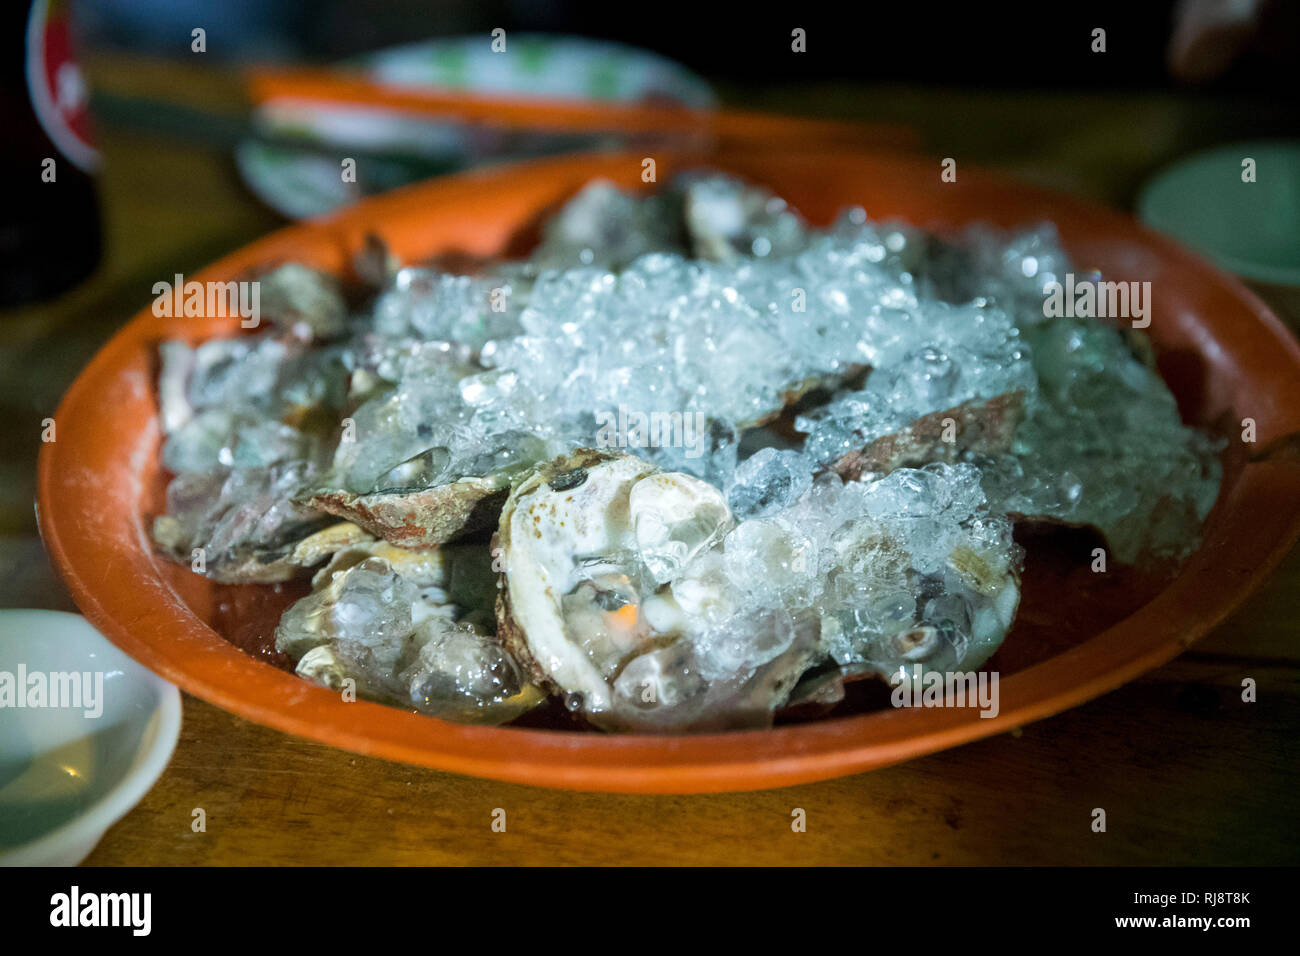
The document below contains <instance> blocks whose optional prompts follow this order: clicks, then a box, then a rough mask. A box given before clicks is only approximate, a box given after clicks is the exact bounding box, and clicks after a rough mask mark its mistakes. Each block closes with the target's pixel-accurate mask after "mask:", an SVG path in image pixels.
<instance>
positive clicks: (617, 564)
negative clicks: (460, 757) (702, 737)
mask: <svg viewBox="0 0 1300 956" xmlns="http://www.w3.org/2000/svg"><path fill="white" fill-rule="evenodd" d="M731 526H732V518H731V513H730V510H729V509H728V507H727V504H726V502H725V500H724V499H723V498H722V495H721V494H720V493H719V492H718V491H717V489H715V488H713V487H712V486H710V485H708V484H705V483H704V482H702V481H700V480H698V479H696V478H693V477H691V476H690V475H685V474H680V473H672V472H664V471H660V470H659V469H657V468H656V467H655V466H653V465H651V464H649V463H647V462H645V461H642V460H640V459H637V458H634V457H632V456H629V455H615V454H606V453H602V452H595V451H579V452H576V453H575V454H573V455H570V456H564V457H561V458H559V459H556V460H554V461H551V462H549V463H547V464H546V465H544V466H541V467H539V468H538V469H537V470H536V471H534V472H533V473H532V474H530V475H529V476H527V477H526V478H525V479H524V480H523V481H521V482H520V483H519V485H518V486H517V487H516V488H515V490H514V491H513V492H512V493H511V495H510V498H509V499H508V501H507V502H506V506H505V508H504V509H503V510H502V513H501V524H500V530H499V532H498V536H497V539H496V548H498V549H500V550H499V551H498V552H497V553H498V554H499V557H500V564H501V567H502V569H503V574H504V587H503V588H502V590H501V594H500V598H499V599H498V603H497V613H498V626H499V628H500V632H501V634H502V635H503V637H504V640H505V644H506V646H507V648H509V649H510V650H511V651H512V652H513V653H514V655H515V657H516V658H517V659H518V660H519V661H520V662H521V663H523V664H524V665H525V666H526V667H528V668H529V670H530V672H531V673H532V675H533V677H534V679H536V680H537V681H539V682H541V683H544V684H545V685H546V686H547V687H549V688H552V689H553V690H555V691H556V692H557V693H559V694H562V695H563V696H564V698H565V700H566V703H567V704H568V705H569V706H570V708H571V709H574V710H577V711H580V712H581V713H582V714H583V715H585V716H586V717H587V718H588V719H589V720H591V722H592V723H594V724H596V725H597V726H599V727H602V728H605V729H610V730H652V729H657V730H688V729H702V728H704V727H718V726H745V725H752V724H753V723H755V722H762V721H766V720H770V719H771V714H772V711H773V710H774V709H775V708H777V707H779V706H780V705H781V704H782V703H783V702H784V700H785V697H786V695H788V693H789V692H790V690H791V689H792V688H793V686H794V684H795V683H796V681H797V680H798V677H799V675H800V674H802V673H803V671H804V670H805V669H806V668H807V667H808V666H809V665H810V664H811V662H812V660H813V658H814V655H815V653H816V639H817V622H816V620H815V618H814V617H813V616H812V615H803V616H801V617H800V619H799V620H798V621H790V620H782V619H781V615H779V614H769V615H766V616H763V617H759V618H755V619H754V620H753V621H752V622H750V623H751V625H752V627H753V629H754V630H755V631H762V630H764V629H766V630H768V631H773V632H777V631H779V632H781V633H780V634H779V635H774V637H773V639H772V641H771V642H769V643H771V644H772V645H773V646H777V645H778V644H779V652H778V653H776V654H772V655H770V656H768V657H767V659H765V660H761V661H755V662H744V661H741V662H737V663H738V665H739V666H736V667H734V668H732V669H730V670H727V671H725V672H724V671H722V670H720V669H718V668H714V667H711V666H710V665H711V663H713V659H712V658H711V656H710V654H709V641H710V639H711V637H713V636H714V633H715V631H716V626H717V625H718V624H719V623H720V622H721V621H722V620H723V619H725V618H728V617H730V616H732V615H733V614H734V612H735V610H736V608H735V607H734V605H733V604H732V602H731V600H730V598H729V596H728V595H727V594H726V593H725V590H726V585H725V582H724V581H723V580H722V579H721V578H719V577H718V576H717V574H716V564H715V563H714V562H711V561H709V560H708V559H709V558H710V557H711V556H716V555H715V552H716V550H717V547H718V545H719V544H720V542H721V541H722V539H723V537H724V536H725V535H726V533H727V531H728V530H730V528H731ZM756 643H761V641H756Z"/></svg>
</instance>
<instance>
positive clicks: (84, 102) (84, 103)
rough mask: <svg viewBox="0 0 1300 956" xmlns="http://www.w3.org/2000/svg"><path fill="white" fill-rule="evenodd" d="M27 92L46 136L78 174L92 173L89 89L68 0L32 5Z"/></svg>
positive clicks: (94, 154) (94, 156)
mask: <svg viewBox="0 0 1300 956" xmlns="http://www.w3.org/2000/svg"><path fill="white" fill-rule="evenodd" d="M27 92H28V94H29V95H30V96H31V100H32V108H33V109H34V110H35V111H36V118H37V119H38V120H39V121H40V124H41V127H42V128H43V129H44V130H45V132H46V135H48V136H49V137H50V139H51V140H53V141H54V145H55V146H57V147H58V148H59V151H60V152H61V153H63V155H64V156H66V157H67V158H68V160H69V161H71V162H72V163H73V165H75V166H76V167H77V168H78V169H81V170H82V171H84V172H87V173H89V172H93V171H94V170H95V169H96V168H97V167H98V166H99V151H98V150H96V149H95V147H94V144H93V141H92V139H91V135H90V110H89V100H90V96H89V90H88V89H87V87H86V81H85V77H84V75H83V74H82V72H81V68H80V67H79V66H78V65H77V61H76V59H75V57H74V56H73V50H72V31H71V29H70V24H69V19H68V3H67V0H35V2H34V3H33V4H32V11H31V14H30V15H29V17H28V20H27Z"/></svg>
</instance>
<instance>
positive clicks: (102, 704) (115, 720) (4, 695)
mask: <svg viewBox="0 0 1300 956" xmlns="http://www.w3.org/2000/svg"><path fill="white" fill-rule="evenodd" d="M20 669H21V670H20ZM74 673H76V674H80V675H82V676H81V677H80V679H78V680H76V681H74V680H72V679H71V678H65V679H62V680H61V679H59V678H58V676H57V675H71V674H74ZM37 675H39V676H37ZM86 675H89V678H87V677H86ZM20 677H25V680H21V681H20ZM42 682H43V683H44V684H45V685H46V688H47V690H46V696H45V701H44V704H43V705H40V704H41V700H40V697H39V696H37V690H36V688H38V687H39V685H40V684H41V683H42ZM78 685H82V686H78ZM19 698H21V704H22V706H20V705H19V704H20V700H19ZM53 704H59V705H60V706H52V705H53ZM38 705H39V706H38ZM180 728H181V699H180V693H179V692H178V691H177V690H176V688H175V687H174V686H173V685H171V684H169V683H167V682H166V681H164V680H163V679H162V678H160V677H157V676H155V675H154V674H152V673H151V672H149V671H148V670H146V669H145V668H144V667H142V666H141V665H139V664H137V663H136V662H135V661H133V660H132V659H131V658H129V657H127V656H126V655H125V654H123V653H122V652H121V651H120V650H118V649H117V648H116V647H114V646H113V645H112V644H110V643H109V642H108V641H107V640H106V639H105V638H104V637H103V636H102V635H100V633H99V632H98V631H96V630H95V629H94V628H93V627H91V626H90V624H89V623H87V622H86V620H85V619H84V618H82V617H80V616H78V615H76V614H67V613H64V612H62V611H8V610H6V611H0V865H4V866H73V865H75V864H77V863H80V862H81V861H82V860H84V859H85V858H86V856H88V855H89V853H90V851H91V850H93V849H94V848H95V844H96V843H98V842H99V840H100V838H101V837H103V835H104V833H105V831H107V830H108V828H109V827H110V826H112V825H113V824H114V823H116V822H117V821H118V820H120V819H121V818H122V817H123V816H124V815H125V814H126V812H127V811H128V810H130V809H131V808H132V807H134V806H135V805H136V804H137V803H138V802H139V801H140V799H141V798H142V797H143V796H144V795H145V794H146V793H147V792H148V791H149V788H150V787H152V786H153V785H154V782H155V781H157V779H158V777H159V776H161V774H162V772H163V768H165V767H166V766H167V761H168V760H170V759H171V755H172V751H173V750H174V749H175V747H176V738H177V736H178V735H179V734H180Z"/></svg>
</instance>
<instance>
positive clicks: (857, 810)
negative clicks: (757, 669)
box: [0, 57, 1300, 865]
mask: <svg viewBox="0 0 1300 956" xmlns="http://www.w3.org/2000/svg"><path fill="white" fill-rule="evenodd" d="M91 76H92V81H93V82H94V83H95V84H96V85H97V86H98V87H99V88H100V89H102V90H107V91H108V92H110V93H112V94H114V95H118V96H130V95H147V96H149V97H154V98H158V97H166V98H168V99H169V100H171V101H173V102H179V103H182V104H188V105H198V106H202V107H203V108H205V109H210V110H216V111H217V112H218V113H220V114H224V115H225V116H227V117H237V116H238V115H239V112H240V110H241V109H242V104H241V103H240V99H239V95H238V86H237V83H236V81H235V79H234V78H233V76H232V75H231V74H229V73H225V72H222V71H217V70H209V69H198V68H195V67H193V66H192V65H190V64H188V63H184V64H160V63H149V62H136V61H122V60H119V59H111V58H104V57H100V58H97V59H95V60H93V61H92V63H91ZM725 92H728V91H724V93H725ZM740 98H741V97H739V96H737V99H740ZM743 99H744V101H745V102H746V104H747V105H750V106H768V107H771V108H778V109H785V110H789V111H802V112H806V113H816V114H818V115H826V116H844V117H853V116H862V117H870V118H875V119H881V120H896V121H904V122H909V123H912V124H913V125H915V126H917V127H918V129H919V130H920V131H921V133H922V135H923V137H924V139H925V142H926V146H927V150H928V151H929V152H931V153H933V154H935V155H938V156H954V157H957V158H958V160H959V162H960V161H962V160H963V159H968V160H970V161H972V162H979V163H982V164H984V165H989V166H995V167H1000V168H1002V169H1005V170H1008V171H1010V172H1012V173H1015V174H1017V175H1020V176H1022V177H1025V178H1029V179H1033V180H1035V181H1037V182H1040V183H1046V184H1049V185H1053V186H1057V187H1060V188H1065V189H1070V190H1072V191H1074V192H1078V193H1082V194H1085V195H1090V196H1093V197H1097V198H1102V199H1106V200H1109V201H1112V202H1114V203H1117V204H1120V205H1124V204H1127V203H1128V202H1130V201H1131V198H1132V195H1133V191H1134V189H1135V188H1136V185H1137V184H1138V183H1139V182H1140V181H1141V180H1142V178H1143V177H1144V176H1145V175H1147V174H1148V173H1149V172H1150V171H1151V170H1152V169H1153V168H1154V167H1156V166H1158V165H1159V164H1161V163H1163V162H1165V161H1167V160H1168V159H1169V158H1171V157H1173V156H1176V155H1178V154H1180V153H1182V152H1186V151H1188V150H1190V149H1192V148H1194V147H1196V146H1199V145H1202V144H1207V143H1211V142H1217V141H1222V140H1226V139H1229V138H1234V137H1246V136H1255V135H1266V134H1272V133H1276V132H1279V131H1282V130H1284V129H1285V128H1286V123H1287V119H1286V117H1285V116H1284V114H1282V113H1281V112H1280V111H1276V112H1275V111H1272V110H1270V109H1269V108H1268V107H1267V106H1266V105H1263V104H1241V103H1235V102H1231V101H1209V100H1199V101H1192V100H1187V99H1181V98H1174V97H1169V96H1163V95H1141V96H1138V95H1119V94H1108V95H1099V96H1089V97H1083V98H1081V99H1073V100H1072V99H1070V98H1067V97H1064V96H1060V95H1048V94H1032V95H1028V96H1023V97H1017V96H1015V95H1012V94H986V93H974V92H963V91H957V90H938V89H936V90H923V89H886V88H869V89H851V88H846V87H832V86H827V87H818V88H812V89H802V90H793V89H785V90H780V89H778V90H772V91H767V92H755V91H752V90H747V91H745V92H744V97H743ZM1137 130H1140V131H1141V135H1136V134H1135V133H1134V131H1137ZM101 141H102V145H103V149H104V153H105V157H106V163H105V171H104V176H103V199H104V204H105V208H106V215H107V248H108V255H107V259H106V262H105V264H104V267H103V269H102V270H101V272H100V274H99V275H97V276H96V277H95V279H94V280H93V281H91V282H89V283H87V284H86V285H84V286H83V287H81V288H80V289H78V290H77V291H75V292H74V293H72V294H71V295H69V296H66V297H64V298H63V299H60V300H58V301H56V302H54V303H47V304H44V305H42V306H39V307H35V308H29V309H25V310H22V311H20V312H17V313H11V314H7V315H5V316H3V318H0V415H3V416H4V418H5V420H6V421H7V422H8V426H7V428H6V430H5V431H4V432H3V433H0V434H2V435H3V437H0V452H3V455H0V462H3V464H0V468H2V469H3V471H0V536H2V537H0V606H11V607H13V606H46V607H69V608H70V604H69V603H68V599H67V597H66V595H65V594H64V593H63V592H62V589H61V587H60V586H59V585H58V583H57V581H56V580H55V579H54V578H53V577H52V576H51V575H50V573H49V572H48V570H47V568H46V567H45V566H44V565H43V563H42V562H41V560H40V558H41V553H40V546H39V541H38V539H36V537H35V528H34V524H33V521H32V512H31V501H32V497H33V486H34V482H33V468H34V461H35V456H36V451H37V448H38V446H39V432H40V426H39V423H40V420H41V419H42V418H43V417H45V416H46V415H48V414H51V413H52V411H53V409H54V406H55V404H56V403H57V400H58V397H59V395H60V394H61V393H62V391H63V389H64V388H65V387H66V385H67V384H68V382H70V381H71V379H72V377H73V376H74V375H75V374H76V372H77V370H78V369H79V368H80V367H81V365H82V364H84V362H85V361H86V360H87V359H88V358H89V356H90V355H91V354H92V353H93V351H94V349H95V348H97V347H98V345H99V344H100V343H101V342H102V341H103V340H104V339H105V338H106V337H107V336H108V335H109V334H111V332H112V331H113V330H114V329H115V328H116V327H117V326H118V325H120V323H121V322H122V321H123V320H124V319H125V318H126V317H127V316H129V315H131V314H132V313H134V312H135V311H136V310H137V309H139V308H141V307H143V306H144V305H146V304H147V303H148V302H149V300H150V298H151V292H150V288H151V286H152V283H153V282H154V281H157V279H158V278H159V277H160V276H162V277H168V276H171V275H172V274H174V273H175V272H182V273H186V274H189V273H191V272H193V271H195V270H197V269H198V267H200V266H202V265H204V264H205V263H207V262H208V261H210V260H211V259H213V258H215V257H217V256H218V255H220V254H222V253H224V252H227V251H229V250H231V249H233V248H235V247H237V246H239V245H241V244H243V243H245V242H247V241H248V240H250V239H252V238H255V237H257V236H259V235H261V234H263V233H265V232H267V231H269V230H270V229H272V228H275V227H276V226H277V225H279V224H280V220H279V219H278V218H277V217H276V216H275V215H274V214H272V213H271V212H269V211H267V210H265V209H264V208H263V207H261V206H260V205H259V204H258V203H257V202H255V201H254V200H253V199H252V198H251V197H250V196H249V195H248V193H247V192H246V191H245V190H244V189H243V188H242V187H241V186H240V184H239V182H238V180H237V179H236V176H235V173H234V169H233V166H232V163H231V161H230V158H229V154H228V151H227V150H226V148H225V146H224V145H223V144H220V143H216V142H212V141H206V142H205V141H202V140H201V139H200V140H184V139H178V138H177V137H175V136H172V135H162V134H160V133H156V132H149V131H147V130H142V129H140V128H132V127H130V126H129V125H125V124H122V125H110V126H108V127H107V128H105V129H102V130H101ZM1297 584H1300V552H1297V553H1295V554H1293V555H1292V556H1291V557H1290V558H1289V559H1288V560H1287V562H1286V563H1285V565H1284V566H1283V568H1282V569H1281V570H1280V571H1279V573H1278V574H1277V575H1276V576H1275V577H1274V579H1273V580H1272V582H1271V584H1270V585H1269V586H1268V587H1267V588H1265V589H1264V590H1263V591H1261V592H1260V593H1259V594H1257V595H1256V596H1255V597H1253V598H1252V599H1251V600H1250V602H1249V603H1248V604H1247V605H1246V606H1245V607H1244V608H1243V609H1242V610H1241V611H1239V612H1238V613H1237V614H1236V615H1235V616H1234V617H1233V618H1232V619H1231V620H1230V621H1229V622H1228V623H1227V624H1226V625H1224V626H1223V627H1221V628H1219V629H1218V630H1216V631H1215V632H1214V633H1213V634H1211V635H1210V636H1209V637H1207V638H1206V639H1205V640H1204V641H1202V642H1201V643H1199V644H1198V645H1196V647H1195V648H1194V649H1193V650H1192V651H1190V652H1188V653H1186V654H1184V655H1183V656H1182V657H1180V658H1179V659H1178V660H1176V661H1174V662H1173V663H1171V664H1169V665H1167V666H1165V667H1163V668H1161V669H1159V670H1157V671H1155V672H1153V673H1151V674H1149V675H1147V676H1146V677H1145V678H1143V679H1141V680H1138V681H1136V682H1134V683H1132V684H1129V685H1128V686H1126V687H1124V688H1122V689H1121V690H1118V691H1116V692H1114V693H1112V694H1109V695H1107V696H1106V697H1103V698H1101V699H1099V700H1096V701H1094V702H1092V703H1090V704H1087V705H1085V706H1083V707H1079V708H1076V709H1074V710H1072V711H1069V712H1067V713H1065V714H1062V715H1059V716H1057V717H1054V718H1051V719H1049V720H1044V721H1041V722H1039V723H1036V724H1033V725H1030V726H1028V727H1025V728H1023V729H1022V730H1020V731H1016V732H1014V733H1011V734H1007V735H1002V736H999V737H995V738H992V739H988V740H984V741H980V742H977V743H974V744H970V745H967V746H964V747H960V748H957V749H955V750H950V751H947V752H945V753H942V754H937V755H934V756H931V757H926V758H923V759H920V760H916V761H913V762H911V763H908V764H905V765H903V766H898V767H893V768H888V769H885V770H879V771H875V772H873V773H868V774H862V775H859V776H856V777H851V778H847V779H842V780H835V781H830V782H826V783H820V784H813V785H807V786H800V787H791V788H788V789H784V790H772V791H764V792H758V793H747V794H723V795H713V796H696V797H674V796H609V795H601V794H585V793H566V792H557V791H548V790H541V789H536V788H531V787H525V786H518V785H507V784H498V783H493V782H489V781H482V780H474V779H468V778H465V777H459V776H454V775H451V774H446V773H438V772H434V771H428V770H422V769H418V768H412V767H407V766H404V765H401V764H394V763H388V762H385V761H381V760H375V759H371V758H366V757H360V756H356V755H353V754H350V753H347V752H344V751H340V750H335V749H332V748H329V747H326V746H323V745H320V744H316V743H312V742H310V741H306V740H300V739H298V738H295V737H290V736H287V735H285V734H282V733H279V732H277V731H273V730H268V729H266V728H263V727H260V726H257V725H254V724H250V723H248V722H246V721H244V720H242V719H240V718H238V717H234V716H232V715H230V714H227V713H225V712H223V711H221V710H218V709H217V708H215V707H213V706H211V705H209V704H207V703H204V702H203V701H200V700H198V699H195V698H193V697H189V696H186V697H185V702H184V707H185V717H184V726H183V728H182V731H181V739H180V743H179V745H178V747H177V750H176V755H175V757H174V758H173V759H172V762H171V765H170V766H169V767H168V769H167V771H166V773H165V774H164V775H163V777H162V779H161V780H160V781H159V782H158V784H157V786H156V787H154V789H153V790H152V791H151V792H150V793H149V794H148V796H146V797H145V799H144V800H143V802H142V803H141V804H140V805H139V806H138V807H137V808H136V809H135V810H134V811H133V812H131V813H130V814H128V815H127V817H126V818H125V819H123V820H122V821H121V822H120V823H119V824H117V825H116V826H115V827H114V828H113V829H112V830H110V831H109V833H108V835H107V836H106V837H105V839H104V841H103V842H102V843H101V844H100V845H99V847H98V848H97V849H96V850H95V852H94V853H93V854H92V856H91V857H90V859H89V861H88V862H89V863H90V864H97V865H121V864H137V865H149V864H162V865H174V864H182V865H188V864H472V863H481V864H495V863H516V864H565V863H591V864H606V863H607V864H786V863H825V864H889V863H904V864H923V863H959V864H977V863H983V864H1029V863H1064V864H1070V863H1082V864H1104V863H1114V864H1160V863H1176V864H1195V863H1210V864H1261V863H1292V864H1293V863H1296V862H1297V861H1298V860H1300V851H1298V850H1297V846H1298V845H1300V840H1298V839H1297V838H1298V837H1300V824H1298V823H1297V821H1298V820H1300V792H1297V787H1296V786H1295V784H1296V766H1297V756H1298V753H1300V746H1298V745H1297V743H1296V730H1297V728H1298V727H1300V719H1298V718H1300V650H1298V649H1297V648H1298V644H1300V640H1298V639H1300V623H1298V622H1300V588H1297ZM1245 677H1252V678H1254V679H1255V680H1256V681H1257V683H1258V687H1259V700H1258V702H1256V703H1253V704H1247V703H1243V702H1242V701H1241V699H1240V686H1241V681H1242V679H1243V678H1245ZM1096 807H1102V808H1105V810H1106V812H1107V823H1108V827H1107V832H1105V833H1094V832H1093V831H1092V829H1091V826H1090V824H1091V821H1092V811H1093V809H1094V808H1096ZM196 808H202V809H203V810H204V811H205V814H206V819H207V830H206V832H204V833H194V832H192V831H191V826H190V825H191V820H192V813H193V811H194V810H195V809H196ZM496 808H503V809H505V811H506V818H507V830H506V832H505V833H497V832H494V831H493V829H492V827H491V823H492V814H493V811H494V810H495V809H496ZM795 808H802V809H803V810H804V811H806V814H807V831H806V832H804V833H795V832H792V829H791V819H792V817H791V814H792V811H793V810H794V809H795Z"/></svg>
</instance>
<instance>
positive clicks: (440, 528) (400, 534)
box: [306, 474, 510, 550]
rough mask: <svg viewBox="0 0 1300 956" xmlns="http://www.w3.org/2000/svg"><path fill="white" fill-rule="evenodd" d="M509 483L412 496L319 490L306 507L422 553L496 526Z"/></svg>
mask: <svg viewBox="0 0 1300 956" xmlns="http://www.w3.org/2000/svg"><path fill="white" fill-rule="evenodd" d="M509 485H510V480H509V478H507V477H506V476H505V475H501V474H496V475H487V476H485V477H481V478H461V479H459V480H458V481H453V482H450V483H448V484H445V485H439V486H437V487H435V488H427V489H423V490H420V491H411V492H376V493H372V494H364V495H358V494H353V493H352V492H348V491H318V492H316V493H315V494H313V495H311V496H310V497H309V498H307V500H306V503H307V504H308V505H309V506H310V507H312V508H316V509H318V510H320V511H324V512H326V513H327V514H332V515H338V516H339V517H341V518H346V519H348V520H349V521H351V522H353V523H355V524H357V525H359V526H360V527H362V528H364V529H365V530H366V531H369V532H370V533H371V534H373V535H376V536H377V537H380V538H383V539H384V540H385V541H387V542H389V543H390V544H394V545H396V546H397V547H399V548H409V549H415V550H418V549H420V548H432V547H436V546H438V545H440V544H445V543H446V542H448V541H454V540H455V539H456V538H459V537H461V536H462V535H465V534H468V533H469V532H471V531H477V530H479V529H481V528H487V527H491V526H492V525H493V524H494V523H495V522H496V520H497V518H498V515H499V514H500V510H501V506H502V505H503V504H504V503H505V499H506V495H507V493H508V491H509Z"/></svg>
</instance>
